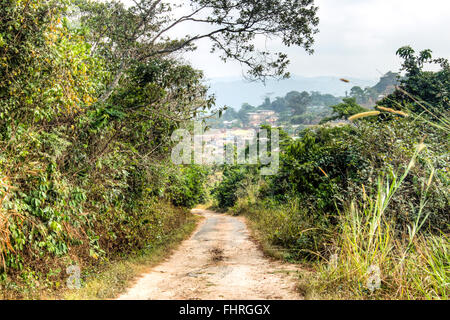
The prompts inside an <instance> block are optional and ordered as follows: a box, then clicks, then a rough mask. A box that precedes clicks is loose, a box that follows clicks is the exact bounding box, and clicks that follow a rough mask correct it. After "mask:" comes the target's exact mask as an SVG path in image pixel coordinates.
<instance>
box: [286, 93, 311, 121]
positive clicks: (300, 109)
mask: <svg viewBox="0 0 450 320" xmlns="http://www.w3.org/2000/svg"><path fill="white" fill-rule="evenodd" d="M285 100H286V102H287V106H288V107H289V108H291V109H293V110H294V112H293V114H292V123H297V120H298V117H299V116H301V115H302V114H303V113H305V111H306V108H307V107H308V106H309V105H310V103H311V96H310V95H309V93H308V92H306V91H303V92H302V93H299V92H297V91H292V92H289V93H288V94H287V95H286V98H285Z"/></svg>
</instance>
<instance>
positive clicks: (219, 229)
mask: <svg viewBox="0 0 450 320" xmlns="http://www.w3.org/2000/svg"><path fill="white" fill-rule="evenodd" d="M193 213H195V214H198V215H201V216H203V217H205V219H204V220H203V221H202V222H201V223H200V225H199V226H198V227H197V230H196V231H195V232H194V234H193V235H192V236H191V238H190V239H188V240H186V241H184V242H183V243H182V244H181V245H180V247H179V248H178V250H177V251H176V252H175V253H174V254H173V255H172V256H171V257H170V258H169V259H167V260H166V261H165V262H163V263H161V264H160V265H158V266H156V267H154V268H153V269H152V270H151V271H150V272H149V273H147V274H144V275H143V276H142V277H141V278H140V279H138V280H137V282H136V283H135V285H134V286H133V287H132V288H130V289H129V290H128V292H127V293H125V294H123V295H122V296H120V297H119V300H221V299H226V300H236V299H239V300H273V299H286V300H297V299H301V296H300V295H299V294H298V292H297V291H296V288H295V276H296V274H297V272H298V271H299V269H298V267H297V266H295V265H290V264H284V263H281V262H278V261H272V260H271V259H268V258H266V257H264V255H263V253H262V252H261V251H260V249H259V248H258V246H257V245H256V244H255V243H254V242H253V241H252V240H251V238H250V234H249V231H248V229H247V226H246V224H245V221H244V219H243V218H240V217H238V218H237V217H231V216H227V215H222V214H218V213H214V212H211V211H207V210H200V209H195V210H193Z"/></svg>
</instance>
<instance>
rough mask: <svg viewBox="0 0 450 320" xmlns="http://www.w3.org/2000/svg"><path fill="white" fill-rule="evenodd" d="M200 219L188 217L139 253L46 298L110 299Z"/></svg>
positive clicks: (168, 251)
mask: <svg viewBox="0 0 450 320" xmlns="http://www.w3.org/2000/svg"><path fill="white" fill-rule="evenodd" d="M200 219H201V218H200V217H199V216H194V215H192V216H190V217H189V218H188V220H187V221H186V223H185V224H184V225H183V226H182V227H181V228H180V229H177V230H174V231H173V232H172V233H171V234H169V235H168V236H167V237H166V238H165V239H164V240H162V241H161V242H160V243H159V244H157V245H156V246H154V247H153V248H151V249H149V250H146V251H144V252H142V253H141V254H139V255H133V256H130V257H126V258H124V259H122V260H118V261H114V262H112V263H110V264H108V265H107V266H105V267H103V268H101V269H100V270H98V271H97V272H92V273H90V274H88V275H87V277H86V279H85V282H84V285H83V287H82V288H81V289H79V290H65V291H63V292H61V293H59V294H58V295H55V296H53V297H50V298H57V299H68V300H97V299H102V300H103V299H114V298H116V297H117V296H118V295H120V294H121V293H123V292H125V290H126V289H127V288H129V287H130V285H132V283H133V281H134V280H135V279H136V277H137V276H139V275H140V274H143V273H145V272H147V271H148V270H149V268H151V267H153V266H155V265H156V264H158V263H159V262H161V261H162V260H164V259H165V258H167V257H169V256H170V254H171V253H172V252H173V250H174V249H176V248H177V247H178V245H179V244H180V243H181V242H182V241H183V240H185V239H187V238H188V237H189V236H190V235H191V234H192V232H193V231H194V229H195V227H196V226H197V223H198V221H199V220H200Z"/></svg>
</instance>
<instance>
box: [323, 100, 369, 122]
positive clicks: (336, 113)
mask: <svg viewBox="0 0 450 320" xmlns="http://www.w3.org/2000/svg"><path fill="white" fill-rule="evenodd" d="M331 108H332V109H333V115H332V116H331V117H328V118H325V119H323V120H322V121H321V123H326V122H328V121H334V120H339V119H348V118H349V117H351V116H353V115H355V114H358V113H361V112H365V111H367V109H365V108H363V107H361V106H360V105H359V104H357V103H356V99H355V98H344V99H343V102H342V103H339V104H337V105H335V106H332V107H331Z"/></svg>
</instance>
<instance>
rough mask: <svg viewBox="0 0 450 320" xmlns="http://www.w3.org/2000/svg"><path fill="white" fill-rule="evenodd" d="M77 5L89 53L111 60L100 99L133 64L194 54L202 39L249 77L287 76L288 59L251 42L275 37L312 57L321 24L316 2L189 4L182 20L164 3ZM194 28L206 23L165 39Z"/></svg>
mask: <svg viewBox="0 0 450 320" xmlns="http://www.w3.org/2000/svg"><path fill="white" fill-rule="evenodd" d="M75 3H76V4H77V6H78V8H79V10H80V14H79V15H80V16H81V21H82V23H83V24H84V25H86V26H88V27H89V29H90V31H91V32H90V36H89V41H90V42H91V43H92V45H93V47H92V51H93V52H95V53H98V54H101V55H103V56H105V58H106V59H107V60H108V61H110V62H111V69H112V72H113V74H114V75H113V77H112V79H111V82H110V83H109V85H108V88H107V90H106V91H105V92H104V94H103V95H102V97H101V100H102V101H105V100H107V99H108V98H109V97H110V95H111V94H112V92H113V91H114V89H115V88H116V87H117V86H118V84H119V82H120V80H121V79H122V77H123V76H124V74H125V71H126V70H127V69H128V68H129V67H130V66H131V65H133V64H134V63H136V62H140V63H144V62H146V61H149V60H151V59H154V58H155V57H161V56H165V55H167V54H170V53H174V52H182V51H188V50H193V49H194V48H195V46H194V45H195V43H196V42H197V41H199V40H202V39H209V40H210V41H211V43H212V48H211V50H212V51H218V52H220V53H221V58H222V59H223V60H224V61H227V60H228V59H234V60H236V61H239V62H240V63H241V64H242V65H243V66H244V67H245V68H246V71H247V75H248V76H249V77H250V78H252V79H259V80H265V79H266V78H267V77H271V76H274V77H287V76H288V75H289V74H288V73H287V72H286V68H287V66H288V64H289V60H288V57H287V55H286V54H285V53H282V52H278V53H273V52H270V51H268V50H266V49H258V48H257V47H256V45H255V40H257V39H258V38H259V37H261V36H263V37H267V38H278V39H280V40H281V42H282V43H283V44H284V45H286V46H293V45H295V46H300V47H303V48H304V49H305V50H306V51H307V52H308V53H312V52H313V50H312V45H313V43H314V39H313V35H314V34H315V33H316V32H317V29H316V27H317V25H318V23H319V19H318V18H317V10H318V8H317V7H315V6H314V0H259V1H255V0H191V1H189V3H188V4H185V5H183V9H184V10H183V11H184V12H186V13H185V14H183V15H181V16H176V15H175V14H174V11H173V10H172V9H173V5H172V4H171V3H170V2H169V1H163V0H134V1H133V5H131V6H130V7H125V5H124V4H123V3H122V2H120V1H118V0H112V1H106V2H97V1H91V0H75ZM192 24H200V25H204V26H206V27H208V31H206V32H205V33H203V34H188V33H187V34H186V35H185V36H184V37H182V38H180V39H171V38H169V37H168V34H169V32H170V31H172V30H173V29H175V28H179V29H181V28H185V30H189V29H191V28H189V26H190V25H192Z"/></svg>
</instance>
